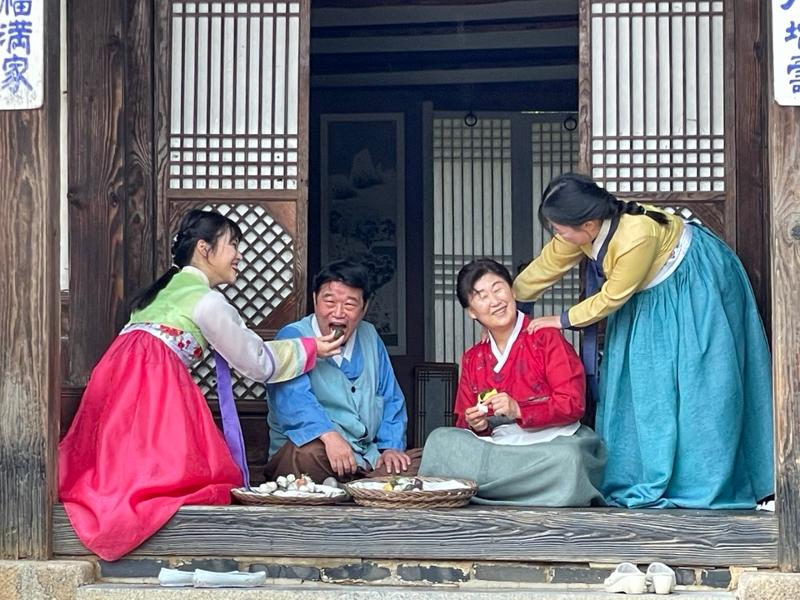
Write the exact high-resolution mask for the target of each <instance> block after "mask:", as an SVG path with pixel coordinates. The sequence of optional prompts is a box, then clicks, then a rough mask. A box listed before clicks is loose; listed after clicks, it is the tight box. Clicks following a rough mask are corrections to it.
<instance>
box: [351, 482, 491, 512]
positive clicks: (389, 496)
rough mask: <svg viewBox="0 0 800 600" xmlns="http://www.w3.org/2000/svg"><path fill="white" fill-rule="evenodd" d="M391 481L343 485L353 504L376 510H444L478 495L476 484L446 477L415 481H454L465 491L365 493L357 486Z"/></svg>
mask: <svg viewBox="0 0 800 600" xmlns="http://www.w3.org/2000/svg"><path fill="white" fill-rule="evenodd" d="M390 479H394V478H393V477H370V478H368V479H359V480H358V481H352V482H350V483H348V484H346V485H345V489H346V490H347V492H348V493H349V494H350V495H351V496H352V497H353V500H354V501H355V502H356V504H360V505H361V506H373V507H377V508H445V507H450V508H453V507H457V506H464V505H465V504H468V503H469V499H470V498H472V497H473V496H474V495H475V492H477V491H478V484H477V483H475V482H474V481H472V480H470V479H454V478H446V477H417V479H419V480H421V481H422V484H423V486H424V485H425V482H443V481H457V482H459V483H460V484H462V485H463V486H464V487H458V488H453V489H448V490H424V489H423V490H416V491H406V492H394V491H392V492H389V491H384V490H375V489H364V488H362V487H360V486H358V485H356V484H358V483H359V482H366V481H369V482H374V483H386V482H387V481H389V480H390Z"/></svg>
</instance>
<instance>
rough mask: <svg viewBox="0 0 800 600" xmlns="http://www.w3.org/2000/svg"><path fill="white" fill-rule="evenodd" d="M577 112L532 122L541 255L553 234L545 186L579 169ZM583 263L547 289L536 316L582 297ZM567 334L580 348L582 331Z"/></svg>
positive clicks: (536, 249)
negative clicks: (545, 211) (542, 212)
mask: <svg viewBox="0 0 800 600" xmlns="http://www.w3.org/2000/svg"><path fill="white" fill-rule="evenodd" d="M575 119H576V117H575V116H568V117H567V118H565V119H564V120H563V121H562V120H554V121H541V122H534V123H532V124H531V150H532V151H531V155H532V163H533V165H532V166H533V169H532V179H533V181H532V186H531V189H532V190H533V223H531V230H532V231H533V253H532V256H534V257H535V256H538V255H539V253H540V252H541V251H542V248H543V247H544V245H545V244H546V243H547V242H549V241H550V239H551V238H552V234H551V233H550V231H548V229H547V228H546V227H545V226H544V223H542V222H541V221H540V220H539V207H540V206H541V205H542V195H543V193H544V189H545V188H546V187H547V184H548V183H549V182H550V180H551V179H553V178H554V177H556V176H557V175H560V174H561V173H567V172H570V171H575V170H576V169H577V167H578V159H579V143H578V130H577V128H575V127H571V124H572V123H576V120H575ZM580 291H581V281H580V267H579V266H578V265H576V266H575V267H574V268H573V269H572V270H571V271H570V272H569V273H567V274H566V275H565V276H564V277H563V278H562V279H561V281H559V282H558V283H556V284H555V285H554V286H553V287H551V288H550V289H549V290H547V291H546V292H545V293H544V294H543V295H542V297H541V298H539V300H538V301H537V302H536V303H535V304H534V305H533V308H532V310H531V316H532V317H542V316H547V315H560V314H561V313H562V312H563V311H565V310H567V309H568V308H570V307H571V306H573V305H574V304H576V303H577V302H578V300H579V298H580ZM564 336H565V337H566V338H567V339H568V340H569V341H570V342H571V343H572V344H573V346H575V348H576V349H577V348H578V344H579V342H580V333H579V332H577V331H564Z"/></svg>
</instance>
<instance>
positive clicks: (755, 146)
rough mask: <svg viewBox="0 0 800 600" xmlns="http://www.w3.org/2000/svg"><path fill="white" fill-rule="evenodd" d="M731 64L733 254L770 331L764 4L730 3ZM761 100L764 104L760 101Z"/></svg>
mask: <svg viewBox="0 0 800 600" xmlns="http://www.w3.org/2000/svg"><path fill="white" fill-rule="evenodd" d="M734 17H735V18H734V28H735V32H734V39H735V44H734V53H735V57H734V62H735V69H736V75H735V76H734V77H732V78H731V86H730V87H731V88H732V91H733V96H732V100H733V101H734V102H735V106H736V110H735V127H733V130H732V131H731V132H730V133H728V134H726V135H730V136H733V137H735V148H736V156H735V157H734V161H735V164H734V179H735V181H736V193H735V197H736V207H735V209H736V219H735V222H736V236H735V237H736V253H737V254H738V255H739V258H740V259H741V261H742V264H743V265H744V267H745V269H746V270H747V274H748V276H749V277H750V282H751V283H752V285H753V291H754V292H755V296H756V301H757V302H758V308H759V311H760V312H761V316H762V318H763V320H764V327H766V328H767V332H769V331H770V306H769V279H770V274H769V213H768V210H767V207H768V202H769V198H768V195H767V190H766V188H765V173H766V170H767V152H766V148H765V146H764V139H765V136H766V130H765V127H766V110H767V101H768V100H769V95H767V94H768V91H767V89H766V85H765V84H766V80H767V79H768V78H767V77H765V76H764V73H765V69H766V68H767V47H768V45H767V44H766V43H765V39H764V38H765V34H766V31H765V30H766V20H767V19H768V18H769V3H768V2H762V1H759V0H735V3H734ZM765 98H766V101H765Z"/></svg>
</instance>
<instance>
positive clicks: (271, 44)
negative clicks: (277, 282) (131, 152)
mask: <svg viewBox="0 0 800 600" xmlns="http://www.w3.org/2000/svg"><path fill="white" fill-rule="evenodd" d="M171 9H172V11H171V37H170V39H171V56H170V64H171V82H170V136H169V157H170V163H169V174H168V187H169V189H170V190H260V191H264V190H296V189H297V187H298V150H299V149H298V143H299V142H298V135H299V134H298V120H299V105H298V95H299V47H300V3H299V2H173V4H172V5H171Z"/></svg>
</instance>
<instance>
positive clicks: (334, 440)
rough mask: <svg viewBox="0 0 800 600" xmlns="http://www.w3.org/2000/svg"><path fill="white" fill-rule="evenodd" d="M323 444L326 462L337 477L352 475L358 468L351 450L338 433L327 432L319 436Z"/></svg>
mask: <svg viewBox="0 0 800 600" xmlns="http://www.w3.org/2000/svg"><path fill="white" fill-rule="evenodd" d="M319 439H321V440H322V443H323V444H325V454H326V455H327V456H328V462H329V463H331V467H332V468H333V470H334V471H335V472H336V474H337V475H338V476H339V477H343V476H344V475H352V474H353V473H355V472H356V469H357V468H358V463H356V457H355V455H354V454H353V449H352V448H351V447H350V444H348V443H347V440H345V439H344V438H343V437H342V435H341V434H340V433H339V432H338V431H328V432H326V433H323V434H322V435H321V436H319Z"/></svg>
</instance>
